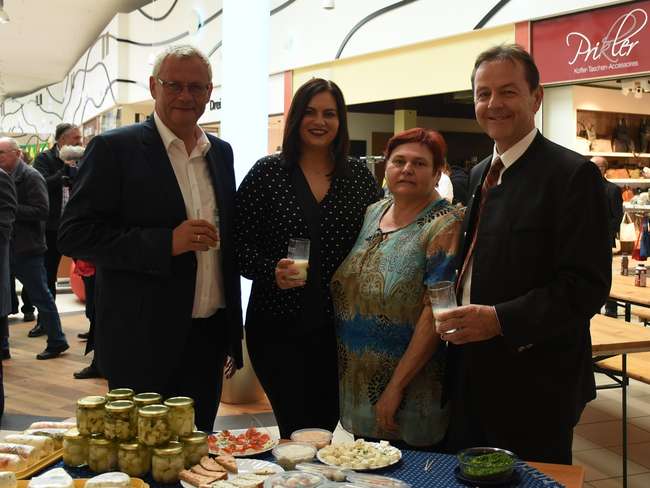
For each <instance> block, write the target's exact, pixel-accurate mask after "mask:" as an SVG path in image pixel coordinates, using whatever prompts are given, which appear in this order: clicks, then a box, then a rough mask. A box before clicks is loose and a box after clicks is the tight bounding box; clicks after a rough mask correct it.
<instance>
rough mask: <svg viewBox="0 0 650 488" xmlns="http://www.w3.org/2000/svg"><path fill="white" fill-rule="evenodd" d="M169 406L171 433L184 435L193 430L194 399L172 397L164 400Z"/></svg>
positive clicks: (178, 435)
mask: <svg viewBox="0 0 650 488" xmlns="http://www.w3.org/2000/svg"><path fill="white" fill-rule="evenodd" d="M165 406H166V407H169V428H170V429H171V430H172V435H173V436H176V437H185V436H188V435H190V434H191V433H192V432H193V431H194V400H192V399H191V398H189V397H173V398H169V399H167V400H165Z"/></svg>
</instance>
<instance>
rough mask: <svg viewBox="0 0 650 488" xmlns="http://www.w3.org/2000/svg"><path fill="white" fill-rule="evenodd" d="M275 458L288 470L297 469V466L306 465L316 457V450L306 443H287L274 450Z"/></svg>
mask: <svg viewBox="0 0 650 488" xmlns="http://www.w3.org/2000/svg"><path fill="white" fill-rule="evenodd" d="M272 453H273V457H275V460H276V462H277V463H278V464H279V465H280V466H282V467H283V468H284V469H286V470H291V469H295V467H296V464H298V463H306V462H309V461H311V460H313V459H314V458H315V457H316V448H315V447H314V446H312V445H311V444H306V443H304V442H286V443H284V444H279V445H277V446H276V447H274V448H273V451H272Z"/></svg>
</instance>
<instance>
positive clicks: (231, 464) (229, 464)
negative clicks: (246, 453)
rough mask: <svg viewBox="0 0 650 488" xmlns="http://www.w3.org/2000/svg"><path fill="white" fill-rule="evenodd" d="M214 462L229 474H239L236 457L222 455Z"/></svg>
mask: <svg viewBox="0 0 650 488" xmlns="http://www.w3.org/2000/svg"><path fill="white" fill-rule="evenodd" d="M214 460H215V461H216V462H218V463H219V464H221V466H223V467H224V468H226V471H228V472H229V473H235V474H236V473H237V460H236V459H235V457H234V456H231V455H230V454H221V455H220V456H217V457H216V458H215V459H214Z"/></svg>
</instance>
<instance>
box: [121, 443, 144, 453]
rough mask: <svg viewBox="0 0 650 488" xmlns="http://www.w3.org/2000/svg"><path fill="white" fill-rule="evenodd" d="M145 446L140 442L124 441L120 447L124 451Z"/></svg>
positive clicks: (135, 449)
mask: <svg viewBox="0 0 650 488" xmlns="http://www.w3.org/2000/svg"><path fill="white" fill-rule="evenodd" d="M142 447H143V446H142V444H140V443H139V442H135V441H132V442H122V443H120V449H122V450H123V451H137V450H138V449H141V448H142Z"/></svg>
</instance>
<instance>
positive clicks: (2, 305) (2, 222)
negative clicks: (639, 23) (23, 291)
mask: <svg viewBox="0 0 650 488" xmlns="http://www.w3.org/2000/svg"><path fill="white" fill-rule="evenodd" d="M0 151H2V149H0ZM3 157H4V154H0V158H3ZM16 206H17V202H16V187H15V185H14V182H13V180H12V179H11V177H10V176H9V175H8V174H7V173H6V172H5V171H4V170H3V169H1V168H0V335H1V336H2V342H3V347H2V359H9V358H10V357H11V353H10V352H9V320H8V319H7V316H8V315H9V314H10V313H11V312H12V303H11V286H10V279H11V266H10V265H9V241H10V240H11V233H12V229H13V224H14V220H15V219H16ZM1 368H2V365H1V364H0V387H2V369H1ZM1 393H2V395H0V397H1V399H2V409H0V417H1V416H2V411H4V388H3V389H2V392H1Z"/></svg>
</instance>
